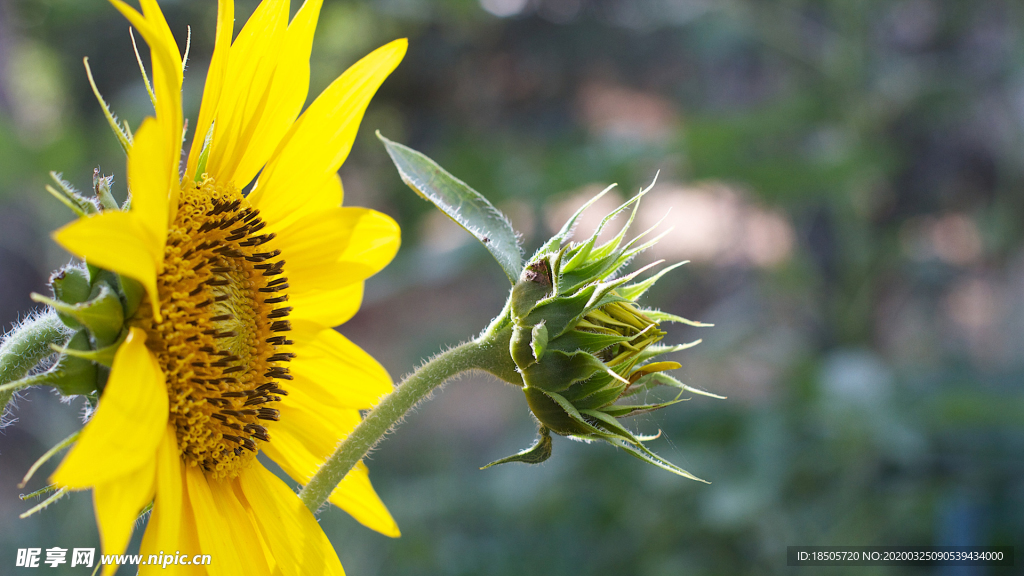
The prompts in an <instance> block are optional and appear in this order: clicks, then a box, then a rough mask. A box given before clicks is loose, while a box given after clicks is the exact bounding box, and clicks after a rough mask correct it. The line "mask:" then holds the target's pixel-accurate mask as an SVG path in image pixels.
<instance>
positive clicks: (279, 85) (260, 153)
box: [233, 0, 323, 186]
mask: <svg viewBox="0 0 1024 576" xmlns="http://www.w3.org/2000/svg"><path fill="white" fill-rule="evenodd" d="M322 4H323V0H306V2H304V3H303V5H302V7H301V8H300V9H299V11H298V12H297V13H296V14H295V18H293V19H292V22H291V24H290V25H289V26H288V31H287V32H286V33H285V35H284V42H283V44H282V45H281V46H277V47H275V49H276V50H279V51H280V53H281V56H280V60H279V61H278V63H277V69H276V70H275V71H274V77H273V80H272V81H271V83H270V85H269V86H268V87H267V90H268V95H267V104H266V106H265V107H264V109H263V110H261V115H260V117H259V118H252V119H251V120H250V125H251V127H247V128H246V137H245V143H246V148H245V150H244V155H243V156H241V160H240V162H239V164H238V168H237V169H236V170H235V173H234V177H233V178H234V181H235V182H236V183H237V184H238V185H239V186H242V185H245V184H248V183H249V182H250V181H252V179H253V178H254V177H255V176H256V173H257V172H259V171H260V169H261V168H263V165H264V164H266V163H267V159H268V158H270V154H271V153H272V152H273V151H274V148H276V147H277V143H278V142H280V141H281V137H283V136H284V135H285V132H287V131H288V129H289V128H290V127H291V125H292V122H294V121H295V118H297V117H298V115H299V112H301V111H302V106H303V104H305V103H306V96H307V95H308V94H309V54H310V51H311V49H312V47H313V31H314V30H316V23H317V19H318V18H319V16H320V6H321V5H322Z"/></svg>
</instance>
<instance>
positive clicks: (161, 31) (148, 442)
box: [36, 0, 406, 575]
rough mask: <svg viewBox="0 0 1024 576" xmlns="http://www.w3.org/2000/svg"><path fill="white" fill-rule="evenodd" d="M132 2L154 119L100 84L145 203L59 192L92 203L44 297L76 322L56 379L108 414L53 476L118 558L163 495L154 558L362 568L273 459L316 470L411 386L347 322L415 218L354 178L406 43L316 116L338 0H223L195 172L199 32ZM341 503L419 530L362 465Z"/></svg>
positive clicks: (152, 524)
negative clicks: (348, 167)
mask: <svg viewBox="0 0 1024 576" xmlns="http://www.w3.org/2000/svg"><path fill="white" fill-rule="evenodd" d="M111 3H112V4H113V5H114V7H115V8H117V9H118V10H119V11H120V12H121V13H122V14H123V15H124V16H125V17H126V18H127V19H128V21H129V23H130V24H131V26H132V28H133V29H134V30H135V31H137V32H138V33H139V34H140V35H141V36H142V38H143V39H144V40H145V41H146V43H147V44H148V45H149V47H150V52H151V56H152V61H151V67H150V68H151V74H152V75H151V77H152V84H151V85H150V84H149V77H150V76H149V75H147V74H144V77H145V81H146V83H147V90H148V92H149V93H150V96H151V98H152V100H153V106H154V110H155V115H154V116H153V117H150V118H146V119H145V120H143V121H142V123H141V124H140V125H139V126H138V127H137V128H136V129H135V130H134V132H133V131H131V130H129V129H128V128H127V124H126V123H119V122H118V121H117V120H116V119H115V118H114V116H113V114H112V113H111V112H110V110H109V108H108V107H107V106H106V103H105V102H103V100H102V97H100V96H99V92H98V90H95V83H93V86H94V90H95V91H96V95H97V97H98V98H99V99H100V102H101V104H102V105H103V108H104V112H105V114H106V116H107V119H108V121H109V123H110V125H111V127H112V128H113V129H114V131H115V134H116V135H117V137H118V140H119V142H120V143H121V144H122V146H123V147H124V149H125V152H126V153H127V158H128V161H127V185H128V192H129V195H128V200H127V201H126V202H125V203H124V205H121V206H118V204H117V203H116V202H115V201H114V200H113V197H112V195H111V193H110V188H111V184H112V180H111V179H110V178H109V177H102V176H100V175H99V174H98V173H96V174H95V175H94V192H95V194H94V195H92V196H89V197H86V196H83V195H81V194H79V193H78V192H77V191H75V190H74V189H73V188H72V187H71V186H70V184H68V183H66V182H64V181H63V180H61V179H60V178H59V176H57V175H54V178H55V181H56V183H57V186H56V188H52V187H51V188H50V189H49V190H50V192H51V193H53V194H54V195H55V196H57V197H58V198H59V199H60V200H61V201H62V202H64V203H65V204H66V205H68V206H69V207H70V208H71V209H72V210H73V211H74V212H75V213H76V214H78V216H79V218H78V220H76V221H75V222H72V223H71V224H69V225H67V226H65V227H64V228H61V229H60V230H58V231H57V232H55V233H54V238H55V240H56V241H57V242H58V243H59V244H60V245H61V246H63V247H64V248H66V249H67V250H68V251H69V252H71V253H72V254H74V255H76V256H78V257H80V258H81V259H82V260H83V261H84V263H85V265H84V266H83V265H71V266H69V267H67V268H65V269H64V270H62V271H60V272H59V273H57V274H56V275H55V276H54V277H53V278H52V280H51V285H52V290H53V296H52V298H51V297H49V296H38V295H37V296H36V299H37V300H39V301H42V302H45V303H47V304H48V305H50V306H51V307H52V308H53V309H54V310H55V311H56V312H57V314H58V315H59V318H60V320H61V321H62V322H63V323H64V324H65V325H66V326H67V328H68V333H69V334H71V336H70V337H69V338H68V340H67V343H66V345H65V346H63V347H61V348H60V349H59V350H58V351H59V352H61V356H60V357H59V360H58V362H57V364H56V365H55V366H54V367H53V368H52V369H51V370H50V372H49V373H48V374H50V373H52V374H53V376H52V378H51V379H50V380H49V381H48V382H49V383H51V384H53V385H56V386H58V387H59V388H60V389H61V390H62V391H63V392H64V393H67V394H75V393H77V394H86V395H87V396H88V397H89V398H90V402H91V403H92V404H93V406H94V407H95V411H94V412H93V415H92V417H91V419H90V420H89V422H87V423H86V425H85V427H84V428H83V429H82V430H81V432H80V433H79V434H78V435H77V437H76V438H74V441H73V445H72V447H71V450H70V451H69V452H68V454H67V455H66V456H65V458H64V460H63V462H62V463H61V465H60V466H59V467H58V469H57V470H56V472H54V474H53V476H52V481H53V482H54V484H55V485H56V486H58V487H60V490H61V491H62V492H63V491H67V490H83V489H91V490H92V491H93V499H94V502H95V508H96V516H97V522H98V524H99V528H100V534H101V538H102V544H103V551H104V554H121V553H122V552H123V551H124V549H125V547H126V546H127V544H128V540H129V538H130V535H131V531H132V526H133V525H134V524H135V521H136V518H137V517H138V515H139V513H140V511H142V510H144V509H148V508H149V507H150V506H152V515H151V516H150V519H149V523H148V525H147V528H146V532H145V535H144V537H143V540H142V550H141V553H142V554H143V555H146V554H149V553H154V554H155V553H157V552H158V551H167V550H180V551H182V552H186V551H188V552H190V553H193V554H194V553H200V552H201V553H204V554H211V555H213V556H214V558H215V560H214V564H213V565H211V566H206V567H202V568H199V569H198V571H197V573H200V574H207V573H209V574H231V573H245V574H250V573H252V574H271V573H275V574H276V573H278V572H281V573H284V574H296V575H299V574H341V573H342V570H341V565H340V564H339V562H338V559H337V555H336V554H335V553H334V551H333V549H332V547H331V545H330V542H329V541H328V540H327V538H326V536H324V534H323V532H322V531H321V529H320V527H319V525H318V524H317V522H316V520H315V519H314V517H313V515H312V513H311V512H310V511H309V510H307V509H306V508H305V506H304V505H303V504H302V502H301V501H300V500H299V499H298V497H297V495H296V494H295V493H294V492H293V491H292V489H291V488H290V487H289V486H288V485H287V484H285V483H284V482H282V481H281V480H280V479H278V478H277V477H276V476H275V475H274V474H273V473H271V472H269V471H268V470H266V468H264V467H263V465H262V464H261V463H260V462H259V461H258V460H257V459H256V456H257V455H258V454H260V453H263V454H265V455H266V456H267V457H268V458H270V459H271V460H273V461H275V462H276V463H277V464H278V465H279V466H280V467H281V468H282V469H283V470H284V471H285V472H286V473H287V474H288V475H289V476H290V477H291V479H292V480H293V481H295V482H296V483H299V484H304V483H306V482H308V481H309V479H310V478H311V477H312V476H313V475H314V473H315V472H316V471H317V469H318V467H319V466H320V465H321V463H322V462H323V461H324V459H325V458H326V457H327V456H329V455H330V454H331V453H332V451H333V449H334V447H335V446H336V445H337V443H338V441H339V440H340V439H341V438H344V437H345V436H346V435H347V434H348V433H349V432H350V431H351V430H352V429H353V428H354V427H355V426H356V425H357V424H358V423H359V422H360V420H361V416H360V410H364V409H367V408H370V407H372V406H373V405H374V404H375V403H376V402H377V400H378V399H379V398H380V397H381V396H383V395H384V394H386V393H388V392H389V391H390V390H391V388H392V383H391V379H390V377H389V376H388V374H387V372H386V371H385V370H384V369H383V367H381V366H380V364H379V363H377V362H376V361H375V360H374V359H373V358H371V357H370V356H369V355H367V354H366V353H365V352H363V351H362V350H361V349H359V348H358V347H357V346H356V345H355V344H353V343H352V342H350V341H348V340H347V339H346V338H345V337H343V336H342V335H341V334H339V333H337V332H336V331H334V330H333V328H332V327H333V326H336V325H338V324H341V323H343V322H345V321H346V320H347V319H348V318H350V317H351V316H352V315H353V314H354V313H355V312H356V310H357V309H358V307H359V304H360V302H361V298H362V288H363V281H364V280H365V279H366V278H367V277H369V276H371V275H373V274H374V273H376V272H377V271H378V270H380V269H381V268H382V267H383V266H385V265H386V264H387V263H388V262H389V261H390V260H391V259H392V258H393V256H394V254H395V252H396V251H397V249H398V245H399V230H398V227H397V225H396V224H395V222H394V221H393V220H392V219H391V218H389V217H388V216H386V215H384V214H381V213H379V212H375V211H373V210H368V209H364V208H351V207H343V206H342V205H341V204H342V199H343V189H342V184H341V180H340V179H339V177H338V175H337V170H338V168H339V167H340V166H341V164H342V163H343V162H344V160H345V158H346V156H347V155H348V152H349V150H350V149H351V146H352V141H353V140H354V138H355V135H356V132H357V130H358V127H359V124H360V122H361V120H362V117H363V113H364V111H365V109H366V107H367V105H368V104H369V101H370V99H371V98H372V96H373V94H374V93H375V92H376V90H377V89H378V87H379V86H380V85H381V84H382V83H383V82H384V80H385V79H386V78H387V76H388V75H389V74H390V73H391V71H392V70H394V69H395V67H396V66H397V65H398V63H399V62H400V61H401V59H402V57H403V56H404V54H405V50H406V41H405V40H396V41H394V42H391V43H390V44H387V45H385V46H383V47H381V48H379V49H378V50H376V51H374V52H373V53H371V54H370V55H368V56H366V57H365V58H363V59H362V60H360V61H359V62H357V63H356V64H355V65H353V66H352V67H351V68H349V69H348V70H347V71H346V72H345V73H344V74H342V75H341V76H339V77H338V78H337V80H335V81H334V82H333V83H332V84H331V85H330V86H329V87H328V88H327V89H325V90H324V92H323V93H321V94H320V96H318V97H317V98H316V99H315V100H314V101H313V103H312V104H310V105H309V106H308V107H307V108H305V110H303V105H304V103H305V102H306V97H307V92H308V87H309V56H310V51H311V46H312V40H313V31H314V29H315V27H316V23H317V20H318V17H319V14H320V8H321V4H322V0H306V1H305V2H304V3H303V4H302V6H301V7H300V8H299V10H298V11H297V12H296V13H295V15H294V17H291V18H289V14H290V13H291V12H290V7H289V2H288V1H287V0H263V1H262V2H261V3H260V5H259V6H258V7H257V8H256V10H255V12H254V13H253V14H252V16H251V17H250V18H249V20H248V21H247V22H246V23H245V24H244V25H243V26H242V28H241V31H240V32H239V33H238V35H237V36H234V37H233V23H234V4H233V0H219V2H218V21H217V32H216V40H215V48H214V52H213V56H212V60H211V64H210V68H209V73H208V76H207V78H206V84H205V89H204V93H203V101H202V105H201V108H200V112H199V116H198V120H197V121H196V123H195V126H196V130H195V132H194V133H193V134H192V135H191V138H192V140H191V145H190V147H189V150H188V153H187V155H186V156H187V162H185V163H184V164H183V166H184V172H182V171H181V166H180V162H179V159H180V158H181V157H182V148H183V143H182V133H183V127H184V126H185V123H184V120H183V116H182V111H181V86H182V82H183V78H184V76H183V68H184V67H183V61H182V57H181V54H180V51H179V48H178V44H177V43H176V41H175V38H174V36H173V34H172V33H171V30H170V28H169V27H168V25H167V22H166V20H165V19H164V16H163V14H162V12H161V9H160V6H159V5H158V4H157V2H156V0H141V6H142V10H141V12H140V11H137V10H136V9H134V8H132V7H130V6H129V5H127V4H125V3H124V2H121V1H120V0H111ZM140 65H141V61H140ZM87 68H88V65H87ZM144 70H145V69H144ZM90 82H92V76H91V73H90ZM257 176H258V178H257ZM246 190H248V192H247V193H246V192H244V191H246ZM58 374H59V375H60V376H61V377H60V378H58V377H57V375H58ZM70 443H71V442H70V441H69V444H70ZM330 502H331V503H333V504H335V505H337V506H338V507H340V508H342V509H344V510H346V511H347V512H349V513H350V514H352V515H353V516H354V517H355V518H356V519H357V520H358V521H360V522H362V523H363V524H365V525H367V526H368V527H370V528H373V529H375V530H378V531H380V532H382V533H384V534H387V535H389V536H397V535H398V529H397V527H396V526H395V523H394V520H393V519H392V518H391V516H390V514H389V513H388V511H387V509H386V508H385V507H384V506H383V504H382V503H381V502H380V500H379V499H378V498H377V495H376V493H375V492H374V490H373V488H372V486H371V485H370V483H369V478H368V476H367V471H366V467H365V466H364V465H362V463H360V464H358V465H357V466H356V467H355V468H354V469H353V470H352V471H351V472H349V474H348V476H346V477H345V479H344V480H343V481H342V482H341V484H340V485H339V486H338V487H337V488H336V489H335V490H334V492H333V493H332V494H331V497H330ZM113 568H114V567H112V566H108V567H107V568H105V572H104V573H105V574H109V573H110V572H111V571H112V569H113ZM146 570H148V568H143V569H142V570H141V573H143V574H145V573H147V572H146Z"/></svg>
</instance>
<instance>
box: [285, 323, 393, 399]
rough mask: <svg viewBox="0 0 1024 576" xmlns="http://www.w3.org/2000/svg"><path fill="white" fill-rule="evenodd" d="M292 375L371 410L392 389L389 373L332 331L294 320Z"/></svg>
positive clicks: (370, 357)
mask: <svg viewBox="0 0 1024 576" xmlns="http://www.w3.org/2000/svg"><path fill="white" fill-rule="evenodd" d="M289 338H290V339H291V340H292V341H293V342H295V345H294V346H293V347H292V350H293V351H294V352H295V358H294V359H293V360H292V362H291V366H290V368H291V372H292V373H294V374H295V375H296V376H301V377H303V378H307V379H309V380H312V381H314V382H316V383H318V384H319V385H320V386H322V387H323V388H325V389H327V390H330V391H331V392H332V393H333V394H334V395H336V396H338V397H339V398H344V399H345V400H346V401H347V403H348V404H350V405H351V404H356V405H359V406H365V407H370V406H373V405H375V404H376V403H377V401H378V400H379V399H380V397H381V396H383V395H385V394H388V393H390V392H391V390H392V388H393V386H392V383H391V377H390V376H389V375H388V372H387V370H385V369H384V367H383V366H381V365H380V363H379V362H377V361H376V360H374V358H373V357H372V356H370V355H369V354H367V353H366V352H364V351H363V350H362V349H361V348H359V347H358V346H356V345H355V344H353V343H352V342H351V341H350V340H349V339H348V338H345V337H344V336H342V335H341V334H338V333H337V332H335V331H334V330H332V329H330V328H326V329H325V328H322V327H320V326H318V325H316V324H310V323H308V322H303V321H299V320H292V331H291V332H290V333H289Z"/></svg>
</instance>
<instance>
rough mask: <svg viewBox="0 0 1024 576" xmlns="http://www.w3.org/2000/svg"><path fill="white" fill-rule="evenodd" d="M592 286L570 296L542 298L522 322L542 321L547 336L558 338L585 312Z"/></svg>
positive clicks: (538, 322) (537, 322)
mask: <svg viewBox="0 0 1024 576" xmlns="http://www.w3.org/2000/svg"><path fill="white" fill-rule="evenodd" d="M594 288H595V286H594V285H590V286H587V287H585V288H583V289H582V290H580V291H578V292H576V293H575V294H572V295H570V296H555V297H554V298H548V299H546V300H542V301H541V302H540V303H538V305H537V307H536V308H534V309H533V311H532V312H530V313H529V314H528V315H527V316H526V318H525V319H523V321H522V323H523V324H526V325H528V326H536V325H537V324H540V323H541V322H544V323H545V324H546V325H547V327H548V337H549V338H551V339H555V338H558V337H559V336H561V335H562V334H564V333H565V332H567V331H569V330H571V329H572V328H573V327H574V326H575V325H576V323H577V322H578V321H579V319H580V318H582V317H583V314H585V313H586V309H587V308H586V307H587V302H588V301H590V297H591V295H592V294H593V293H594Z"/></svg>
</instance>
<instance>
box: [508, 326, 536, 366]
mask: <svg viewBox="0 0 1024 576" xmlns="http://www.w3.org/2000/svg"><path fill="white" fill-rule="evenodd" d="M531 337H532V330H531V328H530V327H529V326H520V325H519V324H515V325H513V326H512V337H511V338H510V339H509V342H508V352H509V355H510V356H512V361H513V362H515V363H516V366H518V367H519V369H520V370H525V369H526V368H528V367H529V366H532V365H533V364H535V363H536V359H535V358H534V357H533V350H532V349H531V347H530V338H531Z"/></svg>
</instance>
